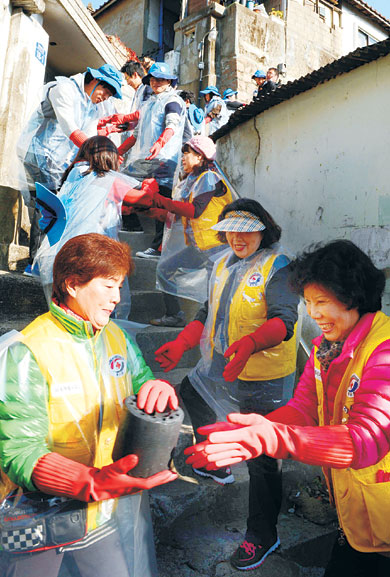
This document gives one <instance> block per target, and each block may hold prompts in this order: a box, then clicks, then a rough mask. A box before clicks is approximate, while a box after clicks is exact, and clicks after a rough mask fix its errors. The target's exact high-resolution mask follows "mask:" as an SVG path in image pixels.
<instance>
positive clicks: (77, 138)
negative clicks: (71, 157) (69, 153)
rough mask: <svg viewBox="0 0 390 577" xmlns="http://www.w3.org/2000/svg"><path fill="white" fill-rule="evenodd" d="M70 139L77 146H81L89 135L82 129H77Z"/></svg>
mask: <svg viewBox="0 0 390 577" xmlns="http://www.w3.org/2000/svg"><path fill="white" fill-rule="evenodd" d="M69 139H70V140H71V141H72V142H73V144H75V145H76V146H77V148H80V146H81V145H82V144H84V142H85V141H86V140H88V136H87V135H86V134H85V133H84V132H83V131H82V130H75V131H74V132H72V134H71V135H70V136H69Z"/></svg>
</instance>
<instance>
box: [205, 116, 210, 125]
mask: <svg viewBox="0 0 390 577" xmlns="http://www.w3.org/2000/svg"><path fill="white" fill-rule="evenodd" d="M204 121H205V124H208V123H209V122H211V121H212V118H211V116H206V118H205V119H204Z"/></svg>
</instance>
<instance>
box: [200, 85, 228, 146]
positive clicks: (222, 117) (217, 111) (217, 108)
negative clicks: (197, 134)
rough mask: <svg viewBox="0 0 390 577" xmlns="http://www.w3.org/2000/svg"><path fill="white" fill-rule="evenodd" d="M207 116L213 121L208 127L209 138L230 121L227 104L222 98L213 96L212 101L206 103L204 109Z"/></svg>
mask: <svg viewBox="0 0 390 577" xmlns="http://www.w3.org/2000/svg"><path fill="white" fill-rule="evenodd" d="M204 114H205V116H211V117H212V120H211V122H209V123H208V124H207V125H206V130H207V132H208V136H210V134H213V132H215V131H216V130H218V128H221V126H223V125H224V124H226V123H227V121H228V120H229V113H228V109H227V107H226V103H225V102H224V100H222V98H221V97H220V96H216V95H215V96H213V97H212V99H211V100H210V101H209V102H207V103H206V106H205V108H204Z"/></svg>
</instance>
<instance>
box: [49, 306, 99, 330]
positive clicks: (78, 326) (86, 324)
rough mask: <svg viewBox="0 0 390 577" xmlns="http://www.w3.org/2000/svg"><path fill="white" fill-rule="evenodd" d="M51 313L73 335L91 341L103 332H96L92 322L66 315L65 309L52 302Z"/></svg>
mask: <svg viewBox="0 0 390 577" xmlns="http://www.w3.org/2000/svg"><path fill="white" fill-rule="evenodd" d="M50 312H51V314H52V315H53V317H55V318H56V319H57V320H58V321H59V322H60V323H61V324H62V325H63V327H64V328H65V329H66V330H67V331H68V333H70V334H71V335H74V336H77V337H79V338H88V339H91V338H93V337H97V336H98V335H100V333H101V332H102V331H100V330H97V331H94V329H93V326H92V323H91V322H90V321H83V320H78V319H76V318H75V317H74V316H72V315H69V314H68V313H66V312H65V311H64V309H62V308H61V307H60V306H58V305H57V304H56V303H55V302H53V301H51V302H50Z"/></svg>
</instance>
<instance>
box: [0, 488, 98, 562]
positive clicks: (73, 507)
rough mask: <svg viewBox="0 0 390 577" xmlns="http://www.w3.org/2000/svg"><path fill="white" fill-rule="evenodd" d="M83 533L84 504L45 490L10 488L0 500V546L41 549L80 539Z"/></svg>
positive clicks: (11, 549)
mask: <svg viewBox="0 0 390 577" xmlns="http://www.w3.org/2000/svg"><path fill="white" fill-rule="evenodd" d="M86 533H87V504H86V503H83V502H82V501H77V500H76V499H67V498H66V497H55V496H53V495H46V494H45V493H40V492H38V491H37V492H32V493H23V492H22V491H21V489H16V490H15V491H12V493H10V494H9V495H7V497H5V499H3V500H2V501H1V503H0V550H2V551H5V552H7V553H27V552H32V551H44V550H46V549H53V548H55V547H61V546H63V545H69V544H71V543H75V542H76V541H80V540H81V539H83V537H84V536H85V535H86Z"/></svg>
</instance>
